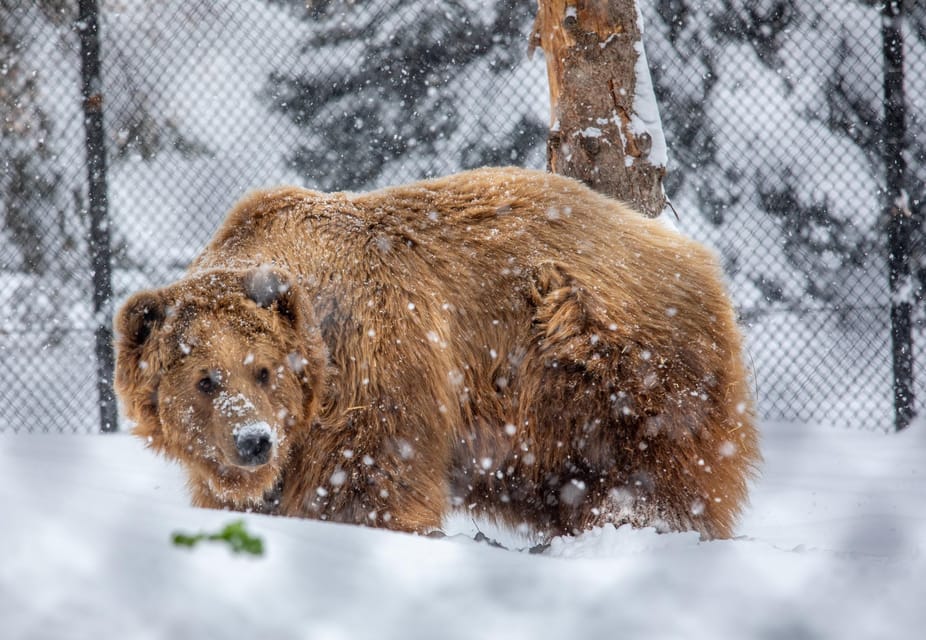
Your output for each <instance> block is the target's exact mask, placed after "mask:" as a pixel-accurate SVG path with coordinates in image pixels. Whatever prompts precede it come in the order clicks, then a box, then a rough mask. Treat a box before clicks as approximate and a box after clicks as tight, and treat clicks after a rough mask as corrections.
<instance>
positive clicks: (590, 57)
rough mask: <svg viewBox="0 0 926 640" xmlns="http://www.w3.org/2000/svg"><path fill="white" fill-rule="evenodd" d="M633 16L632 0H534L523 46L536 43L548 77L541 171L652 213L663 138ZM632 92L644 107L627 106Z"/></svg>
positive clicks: (660, 196) (659, 194)
mask: <svg viewBox="0 0 926 640" xmlns="http://www.w3.org/2000/svg"><path fill="white" fill-rule="evenodd" d="M638 15H639V14H638V12H637V8H636V6H635V3H634V0H539V8H538V11H537V18H536V21H535V23H534V32H533V35H532V41H531V46H532V47H533V46H535V45H539V46H540V47H541V48H542V49H543V51H544V54H545V57H546V61H547V74H548V76H549V81H550V106H551V126H550V135H549V138H548V139H547V162H548V168H549V170H550V171H552V172H554V173H559V174H563V175H567V176H571V177H573V178H577V179H579V180H582V181H583V182H584V183H586V184H587V185H589V186H590V187H592V188H593V189H595V190H597V191H600V192H602V193H604V194H607V195H609V196H612V197H614V198H617V199H619V200H623V201H625V202H627V203H629V204H631V205H633V206H634V207H636V208H637V209H639V210H640V211H642V212H643V213H645V214H646V215H648V216H656V215H659V213H660V212H661V211H662V210H663V208H664V207H665V204H666V196H665V192H664V191H663V187H662V179H663V176H665V173H666V168H665V142H664V138H663V135H662V128H661V125H660V124H659V117H658V111H656V101H655V97H654V96H653V90H652V82H651V81H650V77H649V71H648V69H646V67H645V66H642V67H641V66H638V65H637V59H638V58H639V57H640V54H641V52H643V44H642V35H643V34H642V33H641V24H642V20H638ZM640 69H646V72H645V77H642V78H638V77H637V74H638V70H640ZM638 95H639V96H641V97H644V98H645V99H644V100H643V105H644V106H645V107H649V108H647V109H645V110H646V111H647V113H637V112H636V111H635V109H636V108H637V107H639V106H640V103H639V102H637V101H635V97H636V96H638ZM653 116H655V118H654V117H653Z"/></svg>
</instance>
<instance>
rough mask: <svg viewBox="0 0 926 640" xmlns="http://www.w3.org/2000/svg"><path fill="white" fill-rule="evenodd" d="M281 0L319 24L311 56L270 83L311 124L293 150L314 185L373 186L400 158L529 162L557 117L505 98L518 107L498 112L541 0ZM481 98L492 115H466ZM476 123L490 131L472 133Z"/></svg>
mask: <svg viewBox="0 0 926 640" xmlns="http://www.w3.org/2000/svg"><path fill="white" fill-rule="evenodd" d="M275 4H284V5H288V6H290V7H291V8H292V10H293V11H297V12H299V13H300V15H302V17H303V18H304V20H305V21H306V22H307V23H309V24H310V25H311V30H310V32H311V36H310V37H309V38H308V40H307V41H306V42H305V43H304V45H302V57H301V60H302V61H303V64H301V65H300V67H299V68H297V69H287V70H280V71H279V72H277V73H274V74H272V76H271V77H270V79H269V83H268V87H267V91H266V94H267V96H268V100H269V101H270V102H271V104H272V105H273V108H274V109H276V110H279V111H281V112H283V113H285V114H286V115H287V116H288V117H289V118H290V119H291V120H292V122H294V123H295V124H297V125H298V126H299V127H300V131H301V132H302V134H301V135H300V138H299V140H298V142H297V143H296V144H295V145H294V148H293V149H292V151H291V152H290V154H289V156H288V161H289V163H290V164H291V166H292V167H294V168H295V169H296V170H297V171H298V172H299V173H300V174H301V175H302V176H304V178H305V180H306V181H307V182H308V183H309V184H311V185H313V186H316V187H319V188H323V189H343V188H350V189H354V188H361V187H364V186H370V185H372V184H374V183H376V181H377V179H379V178H380V177H381V176H382V175H383V173H384V171H386V169H387V167H388V165H389V163H391V162H394V161H400V162H402V163H404V164H406V165H408V164H413V165H414V166H415V167H416V168H415V170H414V171H412V173H413V174H417V175H425V174H428V173H435V172H438V171H444V170H446V169H445V167H447V166H448V165H449V166H450V167H453V168H460V167H471V166H477V165H481V164H488V163H493V164H499V163H502V164H524V163H525V161H526V156H527V154H528V153H529V152H531V151H532V150H536V149H537V148H538V145H539V144H540V143H541V142H542V141H543V139H544V136H545V132H546V127H545V125H544V124H543V123H542V122H541V121H540V120H539V118H537V117H536V116H535V115H533V114H532V113H530V111H529V109H526V108H525V107H524V106H522V107H521V111H520V112H518V113H515V114H511V113H507V112H510V110H511V109H512V108H513V107H512V105H511V101H510V100H502V101H498V109H502V110H505V111H506V113H504V114H502V113H497V112H496V113H493V108H494V107H495V105H494V104H493V103H492V102H491V101H492V98H493V96H492V95H491V94H492V93H493V91H494V92H496V93H497V92H498V91H501V90H504V89H506V88H507V85H509V84H510V82H509V78H510V76H511V75H512V74H513V73H514V71H515V70H516V69H517V67H518V65H519V63H520V62H521V61H522V60H523V59H524V58H525V52H526V49H527V34H528V32H529V30H530V23H531V20H532V18H533V3H532V2H530V0H501V1H500V2H497V3H485V2H463V1H460V2H434V1H433V0H413V1H409V0H391V1H389V2H369V1H359V0H358V1H357V2H351V3H344V2H316V3H312V5H311V6H310V7H309V8H306V7H305V5H304V3H303V2H302V1H301V0H277V1H276V2H275ZM322 60H323V61H324V63H320V62H319V61H322ZM474 88H475V89H474ZM474 101H482V102H483V103H484V104H482V105H481V106H482V112H483V113H484V114H486V115H485V116H483V119H482V121H480V122H477V123H473V122H469V123H464V122H463V118H464V114H465V113H467V112H468V111H470V109H469V107H472V105H473V103H474ZM515 108H517V107H515ZM464 127H476V128H477V130H478V131H479V134H478V135H477V136H473V135H472V134H471V133H470V134H469V135H467V136H466V138H462V137H460V136H459V135H457V134H458V133H460V132H461V131H462V129H463V128H464ZM451 140H455V141H456V142H457V143H458V144H451V142H450V141H451ZM454 165H456V166H455V167H454ZM405 177H406V178H407V177H409V176H405Z"/></svg>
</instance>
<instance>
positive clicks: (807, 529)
mask: <svg viewBox="0 0 926 640" xmlns="http://www.w3.org/2000/svg"><path fill="white" fill-rule="evenodd" d="M764 450H765V455H766V464H765V468H764V473H763V477H762V479H761V480H760V481H759V482H758V483H757V484H756V486H755V489H754V492H753V501H752V502H753V504H752V507H751V509H750V511H749V512H748V513H747V515H746V517H745V518H744V520H743V522H742V525H741V527H740V532H741V534H742V536H741V537H740V538H738V539H735V540H730V541H722V542H711V543H701V542H699V541H698V539H697V537H696V536H694V535H691V534H670V535H657V534H655V533H654V532H652V531H647V530H644V531H634V530H629V529H619V530H615V529H613V528H605V529H599V530H595V531H592V532H589V533H587V534H585V535H583V536H581V537H579V538H578V539H571V538H564V539H556V540H554V542H553V544H552V546H551V547H550V548H549V549H548V550H547V551H546V552H545V553H544V554H542V555H531V554H528V553H526V552H516V551H506V550H503V549H498V548H493V547H491V546H489V545H487V544H484V543H476V542H474V541H472V539H470V538H469V537H465V536H463V535H458V536H455V537H450V538H445V539H440V540H435V539H427V538H420V537H416V536H410V535H404V534H395V533H389V532H384V531H379V530H373V529H363V528H358V527H352V526H345V525H333V524H328V523H321V522H316V521H308V520H288V519H283V518H270V517H265V516H246V518H245V519H246V521H247V525H248V529H249V530H250V531H251V532H252V533H255V534H258V535H260V536H262V537H263V538H264V542H265V545H266V553H265V555H264V556H263V557H262V558H257V559H254V558H250V557H241V556H233V555H232V554H231V553H230V552H229V551H228V550H227V548H224V547H222V546H219V545H215V544H212V545H208V544H207V545H202V546H200V547H198V548H196V549H195V550H193V551H189V550H185V549H180V548H176V547H173V546H172V545H171V544H170V542H169V539H170V535H171V533H172V532H173V531H176V530H183V531H187V532H196V531H199V530H201V529H204V530H209V531H213V530H216V529H218V528H221V527H222V526H223V525H224V524H226V523H228V522H230V521H231V520H233V519H234V515H233V514H229V513H224V512H216V511H207V510H195V509H192V508H190V507H188V506H187V503H186V496H185V493H184V488H183V479H182V475H181V473H180V471H179V470H178V469H177V468H176V467H174V466H172V465H169V464H167V463H165V462H163V461H161V460H159V459H157V458H155V457H154V456H153V455H151V454H150V453H148V452H146V451H144V450H143V448H142V447H141V445H140V443H138V442H136V441H135V439H133V438H129V437H127V436H125V435H116V436H110V437H103V436H51V435H36V436H25V435H17V436H13V435H10V434H0V513H2V525H0V549H2V550H3V552H4V559H3V561H2V562H0V620H2V621H3V625H2V632H0V636H2V637H3V638H11V639H19V638H24V639H25V638H49V639H51V638H55V639H57V638H171V639H174V638H196V639H198V640H200V639H207V638H222V639H223V640H227V639H229V638H244V637H254V638H331V639H337V638H403V639H405V638H460V639H464V638H465V639H470V638H505V639H506V640H508V639H512V640H513V639H516V638H525V639H526V638H531V639H536V638H570V637H579V638H597V637H602V638H603V637H621V638H646V639H648V640H652V639H655V638H695V639H698V638H782V639H785V638H787V639H802V638H896V637H911V638H912V637H919V634H920V632H921V631H922V629H923V628H924V626H926V608H924V607H923V606H922V603H923V600H924V596H926V579H924V578H923V576H924V575H926V425H916V426H915V428H914V429H913V430H912V431H911V432H909V433H905V434H902V435H900V436H886V435H883V434H876V433H869V432H852V431H845V430H842V429H835V428H831V427H813V428H811V427H807V426H793V427H792V426H786V425H767V426H766V428H765V429H764ZM455 523H456V526H458V527H459V526H463V527H465V526H466V525H467V524H468V522H467V521H466V520H465V519H462V518H458V519H456V520H455ZM487 533H489V534H490V535H493V534H492V532H487Z"/></svg>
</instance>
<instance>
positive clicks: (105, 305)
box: [76, 0, 118, 432]
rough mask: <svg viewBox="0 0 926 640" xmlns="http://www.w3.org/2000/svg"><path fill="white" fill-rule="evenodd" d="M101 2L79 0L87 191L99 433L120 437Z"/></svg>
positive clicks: (78, 26) (78, 28)
mask: <svg viewBox="0 0 926 640" xmlns="http://www.w3.org/2000/svg"><path fill="white" fill-rule="evenodd" d="M98 13H99V9H98V5H97V1H96V0H79V2H78V16H77V24H76V29H77V33H78V34H79V36H80V61H81V65H80V66H81V97H82V99H83V111H84V130H85V134H86V149H87V191H88V200H89V207H90V238H89V245H90V261H91V269H92V273H93V314H94V321H95V322H96V363H97V365H96V366H97V388H98V392H99V400H100V430H101V431H104V432H109V431H116V430H117V429H118V424H117V422H116V398H115V394H114V392H113V384H112V383H113V369H114V366H113V363H114V358H113V332H112V315H113V314H112V305H113V300H112V261H111V258H112V255H111V248H110V239H109V214H108V202H107V196H106V146H105V140H104V133H103V91H102V82H101V78H100V38H99V20H98V17H99V16H98Z"/></svg>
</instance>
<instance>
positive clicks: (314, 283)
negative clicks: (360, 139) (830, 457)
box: [116, 168, 758, 537]
mask: <svg viewBox="0 0 926 640" xmlns="http://www.w3.org/2000/svg"><path fill="white" fill-rule="evenodd" d="M117 329H118V333H119V335H120V338H119V342H118V363H117V378H116V381H117V388H118V391H119V394H120V396H121V399H122V402H123V405H124V408H125V411H126V412H127V414H128V416H129V417H130V418H131V419H132V420H134V421H135V422H136V423H137V427H136V429H135V432H136V433H137V434H138V435H140V436H142V437H144V438H147V439H148V441H149V442H150V443H151V446H152V447H154V448H155V449H157V450H159V451H162V452H164V453H165V454H166V455H168V456H169V457H171V458H175V459H177V460H179V461H180V462H181V463H182V464H183V465H184V466H185V467H186V469H187V470H188V472H189V479H190V486H191V489H192V495H193V501H194V503H195V504H196V505H199V506H205V507H222V508H229V509H240V510H259V511H264V512H269V513H277V514H282V515H289V516H303V517H311V518H322V519H328V520H333V521H338V522H354V523H363V524H370V525H375V526H382V527H388V528H393V529H400V530H406V531H419V532H424V531H428V530H431V529H434V528H437V527H439V526H440V525H441V520H442V517H443V516H444V515H445V514H446V513H447V512H448V511H449V510H450V509H452V508H453V507H460V508H467V509H471V510H473V511H474V512H478V513H481V514H483V515H487V516H489V517H494V518H497V519H498V520H500V521H501V522H503V523H506V524H508V525H512V526H519V525H522V524H527V525H528V526H530V527H532V528H533V529H534V530H536V531H540V532H542V533H543V534H545V535H552V534H560V533H565V532H575V531H579V530H582V529H586V528H588V527H591V526H594V525H599V524H603V523H615V524H621V523H631V524H633V525H636V526H651V525H655V526H657V527H660V528H662V529H670V530H685V529H693V530H696V531H699V532H701V534H702V535H703V536H705V537H726V536H729V535H731V532H732V529H733V525H734V521H735V518H736V516H737V514H738V513H739V511H740V509H741V507H742V505H743V503H744V501H745V499H746V491H747V480H748V477H749V475H750V473H751V472H752V470H753V467H754V465H755V464H756V462H757V461H758V451H757V437H756V430H755V428H754V425H753V408H752V401H751V398H750V393H749V389H748V385H747V375H746V372H745V371H744V367H743V363H742V361H741V344H740V334H739V331H738V329H737V326H736V323H735V319H734V313H733V309H732V307H731V304H730V301H729V299H728V297H727V295H726V293H725V291H724V287H723V285H722V278H721V274H720V271H719V269H718V266H717V263H716V260H715V258H714V256H713V255H712V254H711V253H710V252H709V251H707V250H705V249H704V248H703V247H702V246H700V245H698V244H696V243H694V242H692V241H691V240H688V239H686V238H684V237H682V236H680V235H679V234H677V233H674V232H672V231H670V230H668V229H667V228H665V227H664V226H663V225H662V224H661V223H659V222H656V221H652V220H648V219H645V218H643V217H642V216H640V215H638V214H637V213H635V212H634V211H631V210H630V209H628V208H627V207H625V206H622V205H621V204H619V203H617V202H615V201H613V200H610V199H608V198H605V197H603V196H601V195H598V194H596V193H594V192H593V191H591V190H589V189H587V188H586V187H584V186H583V185H581V184H579V183H578V182H575V181H573V180H570V179H567V178H563V177H559V176H555V175H550V174H547V173H542V172H536V171H527V170H521V169H511V168H508V169H482V170H477V171H471V172H467V173H461V174H459V175H453V176H449V177H446V178H441V179H437V180H430V181H426V182H419V183H416V184H411V185H407V186H401V187H395V188H390V189H384V190H381V191H376V192H373V193H366V194H348V193H332V194H324V193H318V192H314V191H308V190H305V189H299V188H294V187H290V188H282V189H277V190H272V191H265V192H259V193H255V194H253V195H251V196H250V197H248V198H246V199H245V200H243V201H242V202H241V203H239V204H238V205H237V206H236V207H235V208H234V210H233V211H232V212H231V213H230V215H229V216H228V219H227V220H226V221H225V223H224V224H223V225H222V227H221V229H219V231H218V233H217V234H216V236H215V238H214V239H213V240H212V242H211V243H210V244H209V246H208V247H207V248H206V249H205V251H204V252H203V253H202V255H200V256H199V258H197V259H196V261H195V262H194V263H193V265H192V266H191V267H190V271H189V273H188V275H187V276H186V277H185V278H184V279H183V280H181V281H179V282H177V283H175V284H172V285H170V286H168V287H165V288H163V289H159V290H153V291H144V292H141V293H139V294H136V295H135V296H134V297H133V298H131V299H130V300H129V301H128V302H127V303H126V304H125V306H124V307H123V308H122V309H121V311H120V313H119V315H118V319H117ZM243 434H245V435H247V434H250V435H248V436H247V437H244V436H243ZM255 434H256V435H255ZM252 436H253V437H252Z"/></svg>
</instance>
